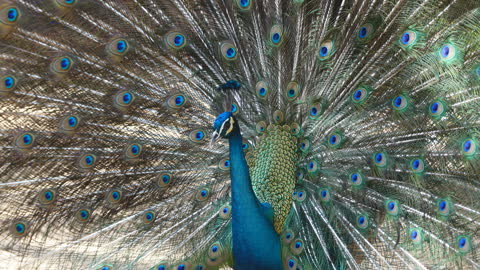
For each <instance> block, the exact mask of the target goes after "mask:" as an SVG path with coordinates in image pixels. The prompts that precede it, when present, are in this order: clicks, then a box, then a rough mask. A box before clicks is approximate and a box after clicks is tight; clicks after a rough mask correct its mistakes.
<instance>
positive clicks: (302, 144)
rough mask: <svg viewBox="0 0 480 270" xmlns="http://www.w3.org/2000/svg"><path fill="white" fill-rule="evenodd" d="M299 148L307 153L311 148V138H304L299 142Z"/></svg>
mask: <svg viewBox="0 0 480 270" xmlns="http://www.w3.org/2000/svg"><path fill="white" fill-rule="evenodd" d="M299 148H300V151H302V152H303V153H307V152H308V151H309V150H310V139H309V138H304V139H303V140H301V141H300V143H299Z"/></svg>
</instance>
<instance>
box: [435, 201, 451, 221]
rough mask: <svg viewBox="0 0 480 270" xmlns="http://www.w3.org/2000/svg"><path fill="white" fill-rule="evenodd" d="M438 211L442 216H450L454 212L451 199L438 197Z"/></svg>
mask: <svg viewBox="0 0 480 270" xmlns="http://www.w3.org/2000/svg"><path fill="white" fill-rule="evenodd" d="M437 212H438V214H439V215H440V216H443V217H448V216H449V215H450V214H451V213H453V205H452V203H451V202H450V200H449V199H438V200H437Z"/></svg>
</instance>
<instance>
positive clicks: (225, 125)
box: [212, 112, 238, 143]
mask: <svg viewBox="0 0 480 270" xmlns="http://www.w3.org/2000/svg"><path fill="white" fill-rule="evenodd" d="M213 129H214V132H213V135H212V143H213V142H215V141H218V140H219V139H220V138H228V137H229V136H230V135H232V134H233V133H234V131H235V130H236V129H238V124H237V120H236V119H235V117H234V116H233V113H232V112H224V113H222V114H220V115H219V116H218V117H217V119H215V122H213Z"/></svg>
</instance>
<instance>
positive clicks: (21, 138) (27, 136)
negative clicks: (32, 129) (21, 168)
mask: <svg viewBox="0 0 480 270" xmlns="http://www.w3.org/2000/svg"><path fill="white" fill-rule="evenodd" d="M34 142H35V135H33V134H32V133H29V132H24V133H20V134H18V135H17V136H16V137H15V145H16V146H17V147H18V148H19V149H30V148H32V147H33V145H34Z"/></svg>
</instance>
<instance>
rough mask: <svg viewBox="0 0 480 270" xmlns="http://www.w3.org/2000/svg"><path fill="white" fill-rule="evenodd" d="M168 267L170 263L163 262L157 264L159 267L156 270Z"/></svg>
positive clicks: (163, 269)
mask: <svg viewBox="0 0 480 270" xmlns="http://www.w3.org/2000/svg"><path fill="white" fill-rule="evenodd" d="M167 269H168V265H167V264H166V263H161V264H159V265H157V268H156V270H167Z"/></svg>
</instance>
